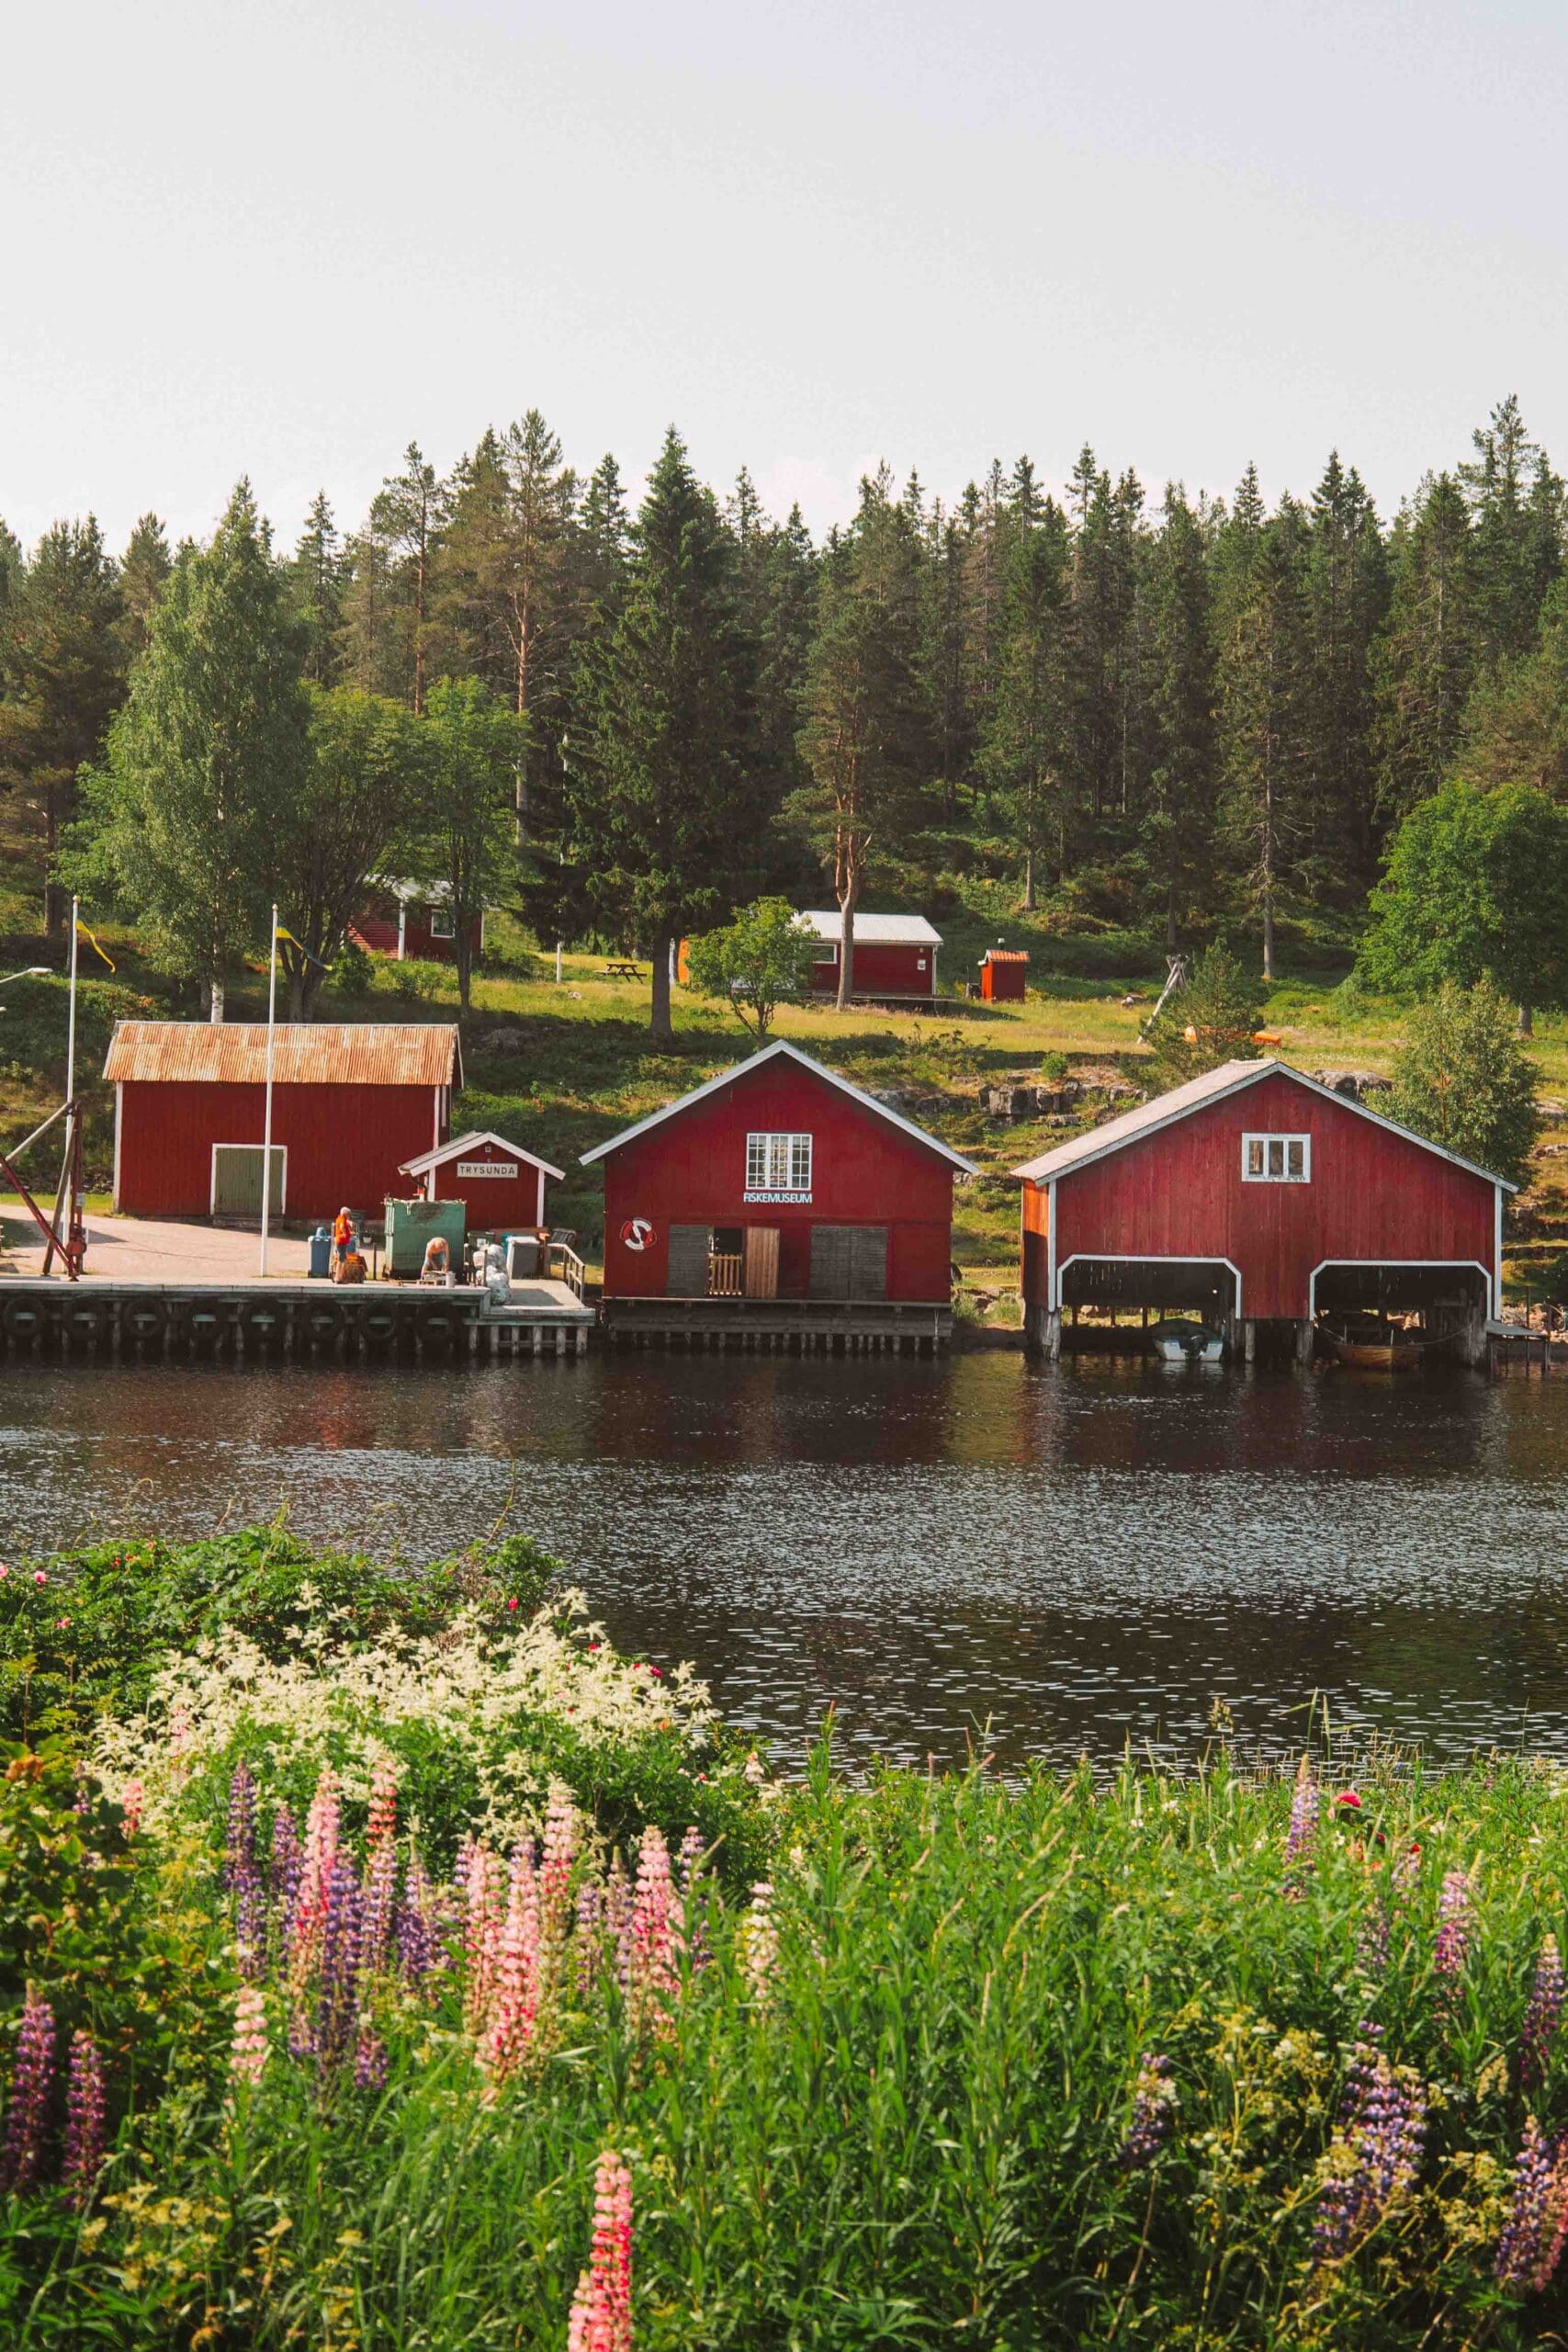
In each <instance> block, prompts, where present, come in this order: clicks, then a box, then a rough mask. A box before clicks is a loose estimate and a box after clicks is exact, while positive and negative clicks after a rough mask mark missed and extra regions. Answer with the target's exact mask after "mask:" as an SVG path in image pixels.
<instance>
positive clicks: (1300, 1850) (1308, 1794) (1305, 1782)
mask: <svg viewBox="0 0 1568 2352" xmlns="http://www.w3.org/2000/svg"><path fill="white" fill-rule="evenodd" d="M1316 1835H1317V1786H1316V1783H1315V1781H1314V1780H1313V1777H1312V1765H1311V1763H1310V1761H1309V1759H1308V1758H1306V1757H1304V1756H1303V1758H1302V1760H1301V1764H1300V1766H1299V1767H1298V1769H1297V1772H1296V1786H1295V1793H1294V1794H1293V1796H1292V1799H1291V1822H1290V1826H1289V1828H1288V1829H1287V1830H1286V1832H1285V1868H1286V1870H1287V1871H1289V1870H1290V1869H1291V1867H1292V1864H1294V1865H1297V1866H1298V1867H1300V1866H1304V1865H1305V1864H1306V1863H1307V1862H1308V1861H1310V1860H1311V1858H1312V1848H1313V1840H1314V1838H1315V1837H1316Z"/></svg>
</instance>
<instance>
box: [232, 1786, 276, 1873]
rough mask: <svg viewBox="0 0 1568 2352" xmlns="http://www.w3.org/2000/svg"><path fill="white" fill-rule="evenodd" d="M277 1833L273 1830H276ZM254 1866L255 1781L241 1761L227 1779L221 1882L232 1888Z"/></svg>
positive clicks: (253, 1868) (252, 1871)
mask: <svg viewBox="0 0 1568 2352" xmlns="http://www.w3.org/2000/svg"><path fill="white" fill-rule="evenodd" d="M275 1834H276V1833H275ZM255 1868H256V1784H255V1782H254V1780H252V1778H251V1775H250V1772H249V1771H248V1770H247V1769H246V1767H245V1765H244V1763H243V1761H242V1762H241V1763H238V1764H236V1765H235V1767H234V1772H233V1777H232V1779H231V1781H230V1782H229V1821H228V1826H227V1828H226V1830H225V1832H224V1838H223V1876H222V1883H223V1884H224V1886H226V1887H227V1888H229V1889H230V1891H231V1892H233V1891H234V1890H235V1889H236V1888H238V1887H239V1886H240V1884H241V1883H242V1882H243V1880H245V1879H246V1878H254V1875H255Z"/></svg>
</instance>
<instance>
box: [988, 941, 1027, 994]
mask: <svg viewBox="0 0 1568 2352" xmlns="http://www.w3.org/2000/svg"><path fill="white" fill-rule="evenodd" d="M1028 978H1029V957H1028V956H1027V955H1025V953H1024V951H1023V950H1022V948H1021V947H987V950H986V952H985V954H984V956H981V958H980V995H981V999H982V1001H984V1002H985V1003H987V1004H1021V1003H1022V1002H1023V999H1024V989H1025V986H1026V983H1027V981H1028Z"/></svg>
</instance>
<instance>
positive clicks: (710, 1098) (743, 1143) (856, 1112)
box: [583, 1041, 973, 1337]
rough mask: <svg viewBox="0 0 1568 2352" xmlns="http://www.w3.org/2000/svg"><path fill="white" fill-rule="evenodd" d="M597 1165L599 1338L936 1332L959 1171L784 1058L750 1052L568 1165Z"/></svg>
mask: <svg viewBox="0 0 1568 2352" xmlns="http://www.w3.org/2000/svg"><path fill="white" fill-rule="evenodd" d="M599 1160H603V1161H604V1306H605V1320H606V1322H607V1323H608V1324H610V1325H611V1327H612V1328H614V1327H615V1326H616V1325H617V1324H619V1325H621V1326H623V1327H629V1326H632V1325H640V1327H641V1328H642V1329H646V1330H649V1331H658V1332H660V1333H661V1334H662V1335H665V1336H668V1335H669V1334H670V1333H671V1331H673V1330H677V1329H681V1330H699V1329H715V1328H716V1327H717V1328H722V1327H724V1326H725V1325H728V1326H729V1327H731V1328H738V1327H740V1326H743V1325H744V1323H745V1321H746V1319H747V1318H748V1317H750V1325H751V1328H752V1329H754V1330H755V1329H767V1330H773V1331H774V1332H784V1331H786V1330H791V1329H793V1330H797V1331H800V1332H802V1333H803V1334H808V1335H813V1336H817V1337H820V1335H821V1333H822V1331H823V1330H825V1329H828V1328H829V1326H831V1327H832V1328H835V1329H865V1330H878V1329H884V1328H887V1329H891V1328H892V1326H893V1324H894V1323H896V1322H897V1318H898V1316H899V1315H900V1314H904V1313H905V1312H906V1311H907V1310H909V1309H919V1310H920V1311H921V1313H922V1314H923V1315H924V1316H926V1317H930V1318H931V1319H930V1320H929V1321H927V1322H926V1323H924V1324H923V1325H922V1327H921V1328H922V1329H923V1331H924V1333H925V1334H926V1336H928V1337H945V1336H946V1332H947V1329H948V1328H949V1318H950V1299H951V1275H950V1264H951V1258H952V1233H953V1176H954V1173H955V1172H956V1173H962V1174H965V1175H967V1174H970V1173H972V1172H973V1170H972V1169H971V1166H970V1163H969V1161H968V1160H966V1159H964V1158H962V1157H961V1155H960V1154H959V1153H957V1152H955V1151H952V1150H950V1149H949V1148H948V1147H947V1146H946V1145H945V1144H942V1143H939V1142H938V1141H937V1140H936V1138H935V1137H934V1136H929V1135H927V1134H925V1133H924V1131H923V1130H922V1129H921V1128H919V1127H917V1126H915V1125H912V1124H911V1123H910V1121H909V1120H908V1119H905V1118H901V1117H900V1116H899V1114H898V1113H897V1112H896V1111H893V1110H890V1109H889V1108H888V1106H887V1104H886V1103H878V1102H877V1101H876V1100H875V1099H874V1096H872V1095H869V1094H865V1093H863V1092H862V1091H861V1090H860V1088H859V1087H858V1086H852V1085H851V1084H850V1082H849V1080H847V1079H844V1078H840V1076H839V1075H838V1073H837V1071H835V1070H830V1069H824V1068H823V1066H822V1064H821V1063H820V1062H816V1061H813V1060H812V1059H811V1058H810V1057H809V1056H808V1055H806V1054H803V1053H801V1052H800V1051H799V1049H798V1048H797V1047H796V1046H791V1045H787V1044H784V1042H783V1041H780V1042H777V1043H775V1044H773V1045H771V1046H764V1047H763V1048H762V1050H761V1052H760V1053H757V1054H753V1055H752V1056H751V1057H750V1060H749V1061H744V1062H741V1063H739V1064H738V1065H737V1066H736V1068H735V1069H728V1070H724V1071H721V1072H720V1074H719V1076H718V1077H717V1078H714V1079H710V1080H708V1082H707V1084H706V1085H705V1086H699V1087H698V1088H696V1090H695V1091H694V1092H693V1093H690V1094H685V1095H682V1098H681V1099H680V1101H679V1102H677V1103H670V1104H668V1105H667V1106H666V1108H665V1109H664V1110H662V1111H656V1112H655V1113H654V1114H652V1116H651V1117H650V1118H647V1119H640V1120H638V1122H637V1125H635V1126H631V1127H627V1128H626V1131H625V1133H624V1134H621V1135H618V1136H612V1137H611V1138H610V1140H609V1142H608V1143H602V1144H600V1145H599V1146H598V1147H597V1148H595V1149H594V1150H592V1151H589V1152H585V1153H584V1154H583V1163H584V1165H585V1166H586V1165H589V1164H591V1163H592V1162H595V1161H599ZM675 1302H681V1303H682V1307H681V1311H680V1312H678V1313H677V1312H675V1311H674V1303H675ZM693 1309H700V1311H698V1312H692V1311H690V1310H693ZM814 1317H815V1319H814Z"/></svg>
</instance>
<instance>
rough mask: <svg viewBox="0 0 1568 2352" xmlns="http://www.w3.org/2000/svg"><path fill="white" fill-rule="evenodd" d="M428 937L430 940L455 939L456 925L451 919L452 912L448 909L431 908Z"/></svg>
mask: <svg viewBox="0 0 1568 2352" xmlns="http://www.w3.org/2000/svg"><path fill="white" fill-rule="evenodd" d="M430 935H431V937H432V939H456V938H457V923H456V922H455V921H454V919H453V915H452V910H451V909H450V908H449V907H432V908H431V910H430Z"/></svg>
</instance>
